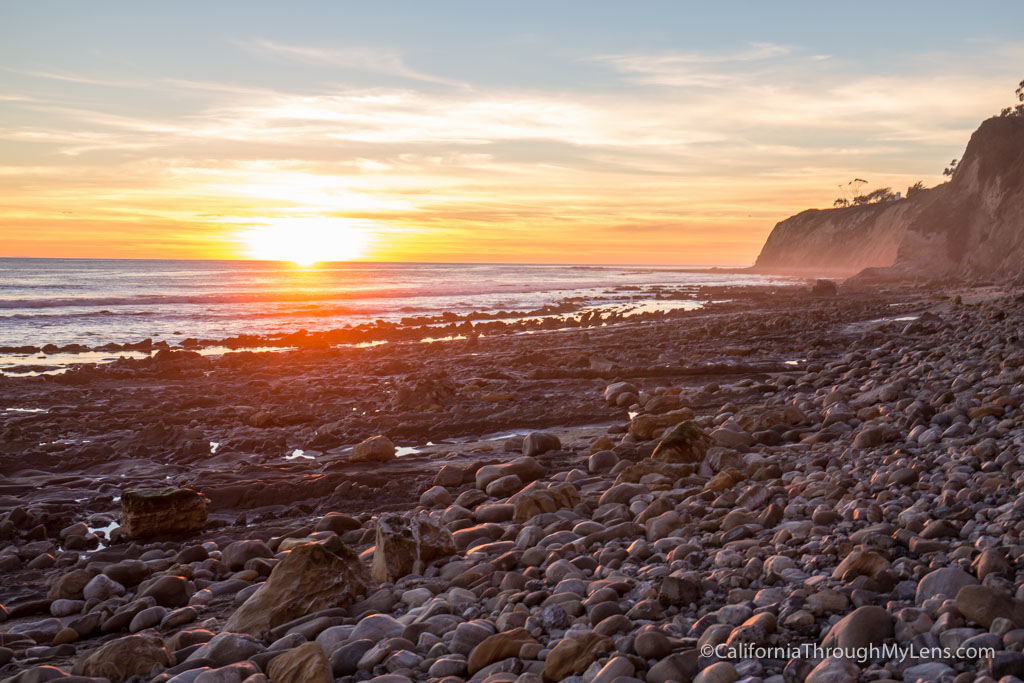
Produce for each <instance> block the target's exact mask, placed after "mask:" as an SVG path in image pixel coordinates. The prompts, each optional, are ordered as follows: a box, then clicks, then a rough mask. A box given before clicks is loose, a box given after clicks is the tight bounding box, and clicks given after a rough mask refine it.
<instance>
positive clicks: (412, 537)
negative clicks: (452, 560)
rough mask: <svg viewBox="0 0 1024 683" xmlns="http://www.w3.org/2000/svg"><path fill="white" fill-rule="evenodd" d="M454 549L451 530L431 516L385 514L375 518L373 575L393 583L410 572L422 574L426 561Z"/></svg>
mask: <svg viewBox="0 0 1024 683" xmlns="http://www.w3.org/2000/svg"><path fill="white" fill-rule="evenodd" d="M455 550H456V549H455V540H454V538H453V537H452V534H451V532H450V531H448V530H447V529H446V528H444V527H443V526H441V525H440V524H439V523H438V522H435V521H434V520H433V519H431V518H430V517H427V516H426V515H417V516H415V517H413V518H412V519H408V518H406V517H403V516H402V515H398V514H384V515H381V516H380V518H379V519H378V520H377V546H376V549H375V550H374V552H373V568H372V575H373V578H374V580H375V581H378V582H380V583H394V582H395V581H398V579H400V578H402V577H403V576H408V575H409V574H422V573H423V572H424V570H425V569H426V566H427V564H428V563H430V562H431V561H433V560H437V559H440V558H442V557H448V556H450V555H453V554H454V553H455Z"/></svg>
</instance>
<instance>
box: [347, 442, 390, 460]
mask: <svg viewBox="0 0 1024 683" xmlns="http://www.w3.org/2000/svg"><path fill="white" fill-rule="evenodd" d="M394 457H395V444H394V443H392V442H391V439H389V438H388V437H386V436H380V435H377V436H371V437H370V438H369V439H366V440H365V441H361V442H360V443H357V444H356V445H355V446H353V447H352V455H350V456H349V458H348V459H349V461H350V462H387V461H388V460H391V459H392V458H394Z"/></svg>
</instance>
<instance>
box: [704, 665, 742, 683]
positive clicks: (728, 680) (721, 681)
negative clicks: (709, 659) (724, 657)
mask: <svg viewBox="0 0 1024 683" xmlns="http://www.w3.org/2000/svg"><path fill="white" fill-rule="evenodd" d="M739 677H740V676H739V674H738V673H736V666H735V665H733V664H732V663H731V662H715V663H714V664H712V665H711V666H709V667H707V668H706V669H704V670H703V671H701V672H700V673H699V674H697V675H696V676H695V677H694V679H693V683H735V681H737V680H739Z"/></svg>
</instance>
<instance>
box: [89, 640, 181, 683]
mask: <svg viewBox="0 0 1024 683" xmlns="http://www.w3.org/2000/svg"><path fill="white" fill-rule="evenodd" d="M171 666H174V656H173V655H172V654H171V653H170V651H168V649H167V647H166V646H165V645H164V641H163V638H161V637H160V636H158V635H156V634H154V633H150V632H147V633H137V634H135V635H133V636H125V637H124V638H118V639H117V640H112V641H110V642H109V643H105V644H104V645H102V646H101V647H100V648H99V649H97V650H95V651H94V652H93V653H92V654H90V655H89V656H88V657H84V658H82V659H79V660H78V661H77V662H76V663H75V667H74V669H73V670H72V671H73V673H74V674H75V675H78V676H92V677H95V678H100V677H102V678H109V679H110V680H111V681H115V682H116V681H124V680H127V679H129V678H131V677H132V676H147V677H148V676H151V675H153V674H154V673H158V672H159V671H161V670H162V669H165V668H168V667H171Z"/></svg>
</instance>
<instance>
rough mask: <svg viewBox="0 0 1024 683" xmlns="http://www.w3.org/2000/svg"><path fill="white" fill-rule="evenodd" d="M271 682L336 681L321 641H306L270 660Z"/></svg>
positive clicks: (315, 682)
mask: <svg viewBox="0 0 1024 683" xmlns="http://www.w3.org/2000/svg"><path fill="white" fill-rule="evenodd" d="M267 677H268V678H269V679H270V683H334V675H333V673H332V672H331V667H330V665H329V664H328V662H327V655H325V654H324V651H323V648H321V647H320V644H319V643H315V642H312V643H305V644H303V645H300V646H298V647H297V648H295V649H294V650H289V651H287V652H285V653H284V654H283V655H278V656H277V657H274V659H272V660H271V661H270V665H269V666H268V667H267Z"/></svg>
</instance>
